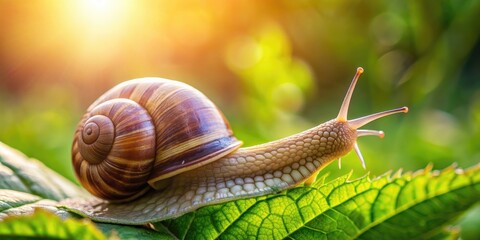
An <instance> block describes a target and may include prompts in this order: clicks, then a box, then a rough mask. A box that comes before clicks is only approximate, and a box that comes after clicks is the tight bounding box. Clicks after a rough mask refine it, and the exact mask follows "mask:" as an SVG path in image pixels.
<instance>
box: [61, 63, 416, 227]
mask: <svg viewBox="0 0 480 240" xmlns="http://www.w3.org/2000/svg"><path fill="white" fill-rule="evenodd" d="M362 72H363V69H362V68H358V69H357V74H356V75H355V77H354V79H353V81H352V84H351V85H350V88H349V90H348V92H347V94H346V97H345V99H344V102H343V104H342V107H341V110H340V112H339V114H338V116H337V117H336V118H335V119H332V120H330V121H327V122H325V123H323V124H320V125H318V126H316V127H313V128H311V129H309V130H306V131H304V132H301V133H298V134H295V135H292V136H289V137H286V138H283V139H279V140H276V141H272V142H269V143H265V144H261V145H257V146H252V147H246V148H240V145H241V142H240V141H238V140H237V139H236V138H235V137H234V136H233V132H232V131H231V129H230V126H229V124H228V121H227V120H226V119H225V118H224V116H223V114H222V113H221V112H219V111H218V109H217V108H216V107H215V105H214V104H213V103H212V102H211V101H210V100H208V98H206V97H205V96H204V95H203V94H202V93H200V92H199V91H197V90H195V89H193V88H192V87H190V86H188V85H186V84H183V83H179V82H176V81H171V80H164V79H140V80H132V81H128V82H126V83H123V84H120V85H118V86H116V87H114V88H113V89H112V90H110V91H108V92H107V93H106V94H104V95H103V96H102V97H100V98H99V99H98V100H97V101H96V102H94V103H93V104H92V106H91V107H90V108H89V109H88V110H87V113H86V114H85V116H84V117H83V118H82V120H81V121H80V123H79V127H78V129H77V131H76V134H75V139H74V143H73V147H72V158H73V165H74V168H75V171H76V175H77V177H78V178H79V180H80V182H81V183H82V185H84V187H85V188H86V189H87V190H88V191H89V192H91V193H92V194H93V195H95V196H97V197H99V198H102V199H105V200H102V199H99V198H90V199H85V200H76V201H69V202H68V201H67V202H66V203H65V204H66V205H67V206H69V208H70V209H72V210H73V211H75V212H78V213H80V214H83V215H88V216H89V217H91V218H92V219H94V220H96V221H103V222H115V223H124V224H143V223H147V222H152V221H159V220H163V219H168V218H173V217H177V216H180V215H182V214H184V213H187V212H190V211H193V210H195V209H197V208H199V207H202V206H205V205H209V204H215V203H220V202H225V201H230V200H234V199H240V198H245V197H250V196H258V195H265V194H270V193H274V192H277V191H280V190H284V189H288V188H292V187H294V186H297V185H299V184H301V183H307V184H308V183H311V182H313V180H314V179H315V178H316V175H317V174H318V172H319V171H320V170H321V169H322V168H323V167H325V166H326V165H327V164H328V163H330V162H332V161H334V160H336V159H339V158H340V157H342V156H344V155H345V154H347V153H348V152H350V151H351V150H352V149H355V151H356V153H357V154H358V156H359V158H360V160H361V161H362V163H363V164H364V161H363V157H362V156H361V153H360V150H359V148H358V145H357V143H356V139H357V137H358V136H365V135H376V136H380V137H383V132H381V131H373V130H359V129H358V128H359V127H361V126H363V125H365V124H367V123H369V122H371V121H373V120H375V119H378V118H381V117H383V116H386V115H390V114H393V113H398V112H407V111H408V109H407V108H406V107H403V108H398V109H393V110H389V111H385V112H380V113H376V114H372V115H369V116H365V117H361V118H357V119H354V120H347V112H348V106H349V102H350V99H351V96H352V93H353V89H354V87H355V84H356V82H357V80H358V77H359V76H360V75H361V73H362ZM137 108H138V109H139V110H138V111H137V110H135V111H134V109H137ZM165 112H167V113H165ZM92 119H93V120H92ZM94 120H95V121H94ZM162 137H166V138H165V139H164V138H162ZM105 139H107V140H105ZM112 139H113V140H112ZM96 143H98V146H96V145H95V144H96ZM165 143H166V146H165V145H159V144H165ZM151 144H153V145H151ZM101 147H105V149H104V148H101ZM132 149H133V151H132V152H130V150H132ZM89 151H93V153H89ZM87 158H88V159H87ZM131 162H133V163H131ZM137 163H138V164H137ZM107 167H112V169H107ZM90 169H93V170H90ZM130 179H133V180H135V181H134V182H129V180H130ZM125 201H128V203H116V202H125Z"/></svg>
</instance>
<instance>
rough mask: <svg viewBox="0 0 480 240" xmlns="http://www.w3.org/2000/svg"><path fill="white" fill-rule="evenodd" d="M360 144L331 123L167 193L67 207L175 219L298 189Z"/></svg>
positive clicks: (202, 173) (220, 163)
mask: <svg viewBox="0 0 480 240" xmlns="http://www.w3.org/2000/svg"><path fill="white" fill-rule="evenodd" d="M355 140H356V130H355V129H352V128H350V127H349V126H348V123H347V122H338V121H336V120H331V121H328V122H326V123H323V124H321V125H319V126H317V127H314V128H312V129H310V130H307V131H304V132H302V133H299V134H296V135H293V136H290V137H287V138H284V139H280V140H277V141H274V142H270V143H267V144H262V145H257V146H254V147H249V148H241V149H239V150H237V151H236V152H234V153H232V154H231V155H229V156H226V157H223V158H220V159H218V160H217V161H214V162H212V163H210V164H207V165H205V166H202V167H200V168H197V169H195V170H193V171H188V172H184V173H181V174H179V175H176V176H174V177H172V178H170V180H169V185H168V186H167V187H166V188H165V189H164V190H163V191H150V192H148V193H147V194H146V195H144V196H142V197H141V198H139V199H138V200H134V201H132V202H129V203H128V204H111V203H108V202H105V201H103V200H100V199H89V200H83V201H72V202H68V203H66V205H68V206H69V207H70V208H72V209H73V210H74V211H75V209H81V211H77V212H78V213H80V214H86V215H88V216H89V217H91V218H92V219H94V220H97V221H102V222H115V223H124V224H143V223H147V222H153V221H159V220H163V219H168V218H173V217H177V216H180V215H182V214H183V213H186V212H189V211H192V210H194V209H197V208H199V207H202V206H205V205H209V204H214V203H220V202H225V201H230V200H234V199H240V198H245V197H249V196H258V195H264V194H267V193H274V192H277V191H281V190H284V189H288V188H292V187H294V186H296V185H298V184H300V183H303V182H304V181H306V180H307V179H308V178H310V177H311V176H312V175H314V173H316V172H318V171H319V170H320V169H321V168H322V167H324V166H326V165H327V164H328V163H329V162H331V161H333V160H336V159H338V158H339V157H341V156H343V155H345V154H346V153H348V152H349V151H351V150H352V148H353V144H354V142H355ZM127 216H128V217H127Z"/></svg>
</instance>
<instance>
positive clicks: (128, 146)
mask: <svg viewBox="0 0 480 240" xmlns="http://www.w3.org/2000/svg"><path fill="white" fill-rule="evenodd" d="M240 145H241V142H240V141H238V140H237V139H236V138H235V137H234V136H233V132H232V130H231V129H230V126H229V124H228V121H227V120H226V119H225V117H224V116H223V114H222V113H221V112H220V111H219V110H218V109H217V107H216V106H215V105H214V104H213V103H212V102H211V101H210V100H209V99H208V98H207V97H205V96H204V95H203V94H202V93H201V92H200V91H198V90H196V89H194V88H193V87H190V86H189V85H187V84H184V83H180V82H176V81H172V80H166V79H160V78H144V79H135V80H130V81H127V82H124V83H121V84H119V85H117V86H116V87H114V88H112V89H111V90H109V91H107V92H106V93H105V94H104V95H102V96H101V97H100V98H99V99H98V100H97V101H95V102H94V103H93V104H92V105H91V106H90V107H89V109H88V110H87V113H86V114H85V115H84V117H83V119H82V120H81V121H80V124H79V126H78V128H77V131H76V133H75V139H74V143H73V148H72V155H73V156H72V158H73V165H74V169H75V172H76V174H77V177H78V179H79V180H80V182H81V183H82V185H83V186H84V187H85V188H86V189H87V190H88V191H89V192H91V193H92V194H94V195H96V196H97V197H100V198H103V199H107V200H112V201H127V200H130V199H133V198H136V197H137V196H139V195H141V194H143V193H144V192H145V191H147V190H148V189H150V187H153V188H156V189H160V188H163V187H165V184H168V180H164V179H167V178H169V177H171V176H174V175H177V174H179V173H181V172H184V171H188V170H192V169H195V168H197V167H200V166H203V165H205V164H207V163H210V162H212V161H215V160H217V159H219V158H221V157H223V156H225V155H227V154H229V153H231V152H233V151H235V150H236V149H238V148H239V147H240ZM147 183H148V184H147ZM149 186H150V187H149Z"/></svg>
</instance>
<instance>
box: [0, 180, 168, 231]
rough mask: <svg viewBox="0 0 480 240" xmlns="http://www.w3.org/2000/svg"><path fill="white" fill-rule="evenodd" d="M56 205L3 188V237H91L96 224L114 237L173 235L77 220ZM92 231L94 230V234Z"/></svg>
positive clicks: (0, 193) (0, 224)
mask: <svg viewBox="0 0 480 240" xmlns="http://www.w3.org/2000/svg"><path fill="white" fill-rule="evenodd" d="M57 205H58V202H56V201H52V200H48V199H42V198H40V197H38V196H35V195H32V194H29V193H22V192H18V191H14V190H7V189H0V239H3V238H5V237H8V238H13V237H16V238H21V237H36V238H37V237H47V238H55V239H58V238H60V239H90V238H91V237H94V236H96V237H98V236H97V235H98V234H97V233H96V232H97V231H98V230H96V228H95V226H96V227H98V229H100V230H101V231H102V232H103V233H104V234H105V235H107V236H111V237H113V238H120V239H160V238H161V239H171V238H172V236H171V235H167V234H163V233H159V232H155V231H152V230H149V229H146V228H141V227H135V226H124V225H115V224H105V223H97V224H93V223H90V221H87V222H85V221H78V219H77V218H78V217H77V216H76V215H74V214H71V213H69V212H66V211H65V210H63V209H59V208H57V207H56V206H57ZM61 219H63V220H64V221H62V220H61ZM90 225H91V226H90ZM54 226H55V227H56V228H55V227H54ZM53 228H55V229H53ZM91 228H93V229H94V230H91ZM82 231H86V232H87V233H88V234H86V233H84V232H82ZM90 231H92V232H91V234H90V233H89V232H90ZM101 236H102V237H101V238H100V239H102V238H104V237H103V235H101Z"/></svg>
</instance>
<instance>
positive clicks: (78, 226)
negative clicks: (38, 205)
mask: <svg viewBox="0 0 480 240" xmlns="http://www.w3.org/2000/svg"><path fill="white" fill-rule="evenodd" d="M0 238H2V239H5V238H7V239H11V238H17V239H18V238H32V239H33V238H36V239H37V238H47V239H106V237H105V236H104V235H103V234H102V233H101V232H100V231H99V230H97V229H96V228H95V226H94V225H93V224H92V223H91V222H90V221H85V220H75V219H67V220H65V221H64V220H62V219H60V218H59V217H58V216H56V215H55V214H53V213H50V212H47V211H45V210H40V209H37V210H36V211H35V213H34V214H33V215H19V216H10V217H8V218H6V219H5V220H4V221H2V223H1V224H0Z"/></svg>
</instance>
